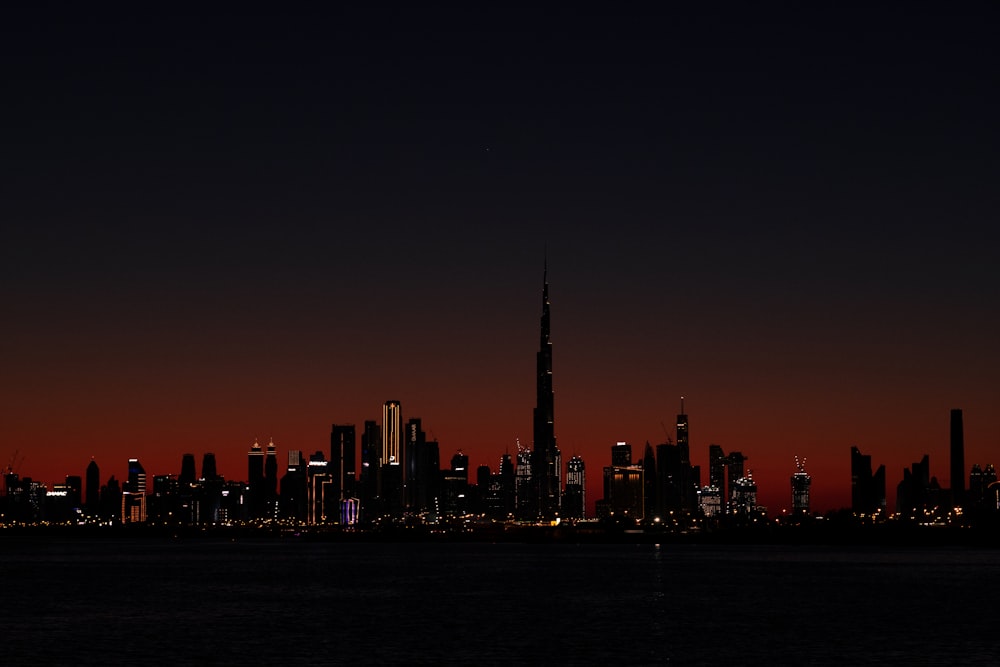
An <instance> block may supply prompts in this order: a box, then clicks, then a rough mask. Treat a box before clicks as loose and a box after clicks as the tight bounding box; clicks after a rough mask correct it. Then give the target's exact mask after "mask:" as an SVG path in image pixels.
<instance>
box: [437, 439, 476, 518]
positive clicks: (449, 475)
mask: <svg viewBox="0 0 1000 667" xmlns="http://www.w3.org/2000/svg"><path fill="white" fill-rule="evenodd" d="M442 476H443V479H444V485H443V487H444V488H443V489H442V494H441V495H442V497H441V511H442V512H443V513H444V514H447V515H453V516H459V515H461V514H464V513H465V512H466V511H468V509H469V507H468V499H469V455H468V454H463V453H462V452H461V451H459V452H457V453H456V454H455V455H454V456H452V457H451V468H449V469H448V470H445V471H444V473H443V475H442Z"/></svg>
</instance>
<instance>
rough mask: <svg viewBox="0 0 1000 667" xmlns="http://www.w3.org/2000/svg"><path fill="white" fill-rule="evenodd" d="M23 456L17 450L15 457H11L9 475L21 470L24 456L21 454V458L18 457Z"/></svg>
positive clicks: (8, 468)
mask: <svg viewBox="0 0 1000 667" xmlns="http://www.w3.org/2000/svg"><path fill="white" fill-rule="evenodd" d="M18 454H21V450H20V449H15V450H14V454H13V456H11V457H10V462H9V463H8V464H7V470H6V473H7V474H8V475H10V474H13V473H16V472H17V471H18V470H20V469H21V464H22V463H24V454H21V458H20V459H19V458H17V455H18Z"/></svg>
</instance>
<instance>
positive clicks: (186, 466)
mask: <svg viewBox="0 0 1000 667" xmlns="http://www.w3.org/2000/svg"><path fill="white" fill-rule="evenodd" d="M196 481H197V473H195V469H194V454H185V455H184V456H182V457H181V474H180V475H179V476H178V477H177V483H178V484H179V485H180V486H182V487H190V486H191V485H192V484H194V483H195V482H196Z"/></svg>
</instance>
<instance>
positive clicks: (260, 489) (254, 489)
mask: <svg viewBox="0 0 1000 667" xmlns="http://www.w3.org/2000/svg"><path fill="white" fill-rule="evenodd" d="M247 486H249V487H250V498H249V500H250V502H249V507H248V508H247V515H248V516H247V518H250V519H257V518H259V517H260V516H262V515H263V513H264V449H263V448H262V447H261V446H260V443H259V442H258V441H257V438H254V440H253V445H251V446H250V451H249V452H247Z"/></svg>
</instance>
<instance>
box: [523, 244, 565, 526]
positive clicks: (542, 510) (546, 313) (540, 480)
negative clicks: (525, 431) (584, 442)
mask: <svg viewBox="0 0 1000 667" xmlns="http://www.w3.org/2000/svg"><path fill="white" fill-rule="evenodd" d="M549 306H550V304H549V267H548V251H547V250H546V256H545V258H544V261H543V264H542V316H541V321H540V326H539V334H540V341H539V346H538V354H537V355H536V357H535V359H536V367H535V368H536V376H535V389H536V402H535V411H534V429H533V436H534V438H533V439H534V442H533V443H532V462H531V475H532V484H531V494H532V496H533V497H532V499H531V503H530V506H531V508H532V510H531V511H532V514H533V515H534V516H525V517H524V518H527V519H536V518H543V519H552V518H554V517H555V516H557V515H558V513H559V502H560V498H561V495H562V489H561V486H562V484H561V474H560V473H561V468H562V462H561V456H560V453H559V449H558V448H557V447H556V435H555V426H554V419H553V412H554V407H553V406H554V403H555V400H554V393H553V390H552V341H551V338H550V307H549Z"/></svg>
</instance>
